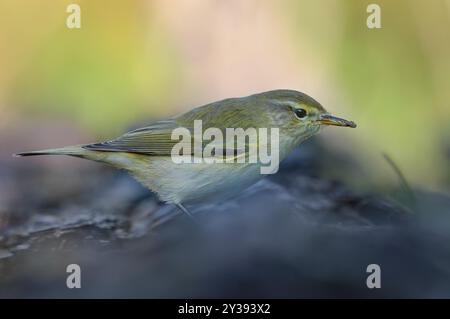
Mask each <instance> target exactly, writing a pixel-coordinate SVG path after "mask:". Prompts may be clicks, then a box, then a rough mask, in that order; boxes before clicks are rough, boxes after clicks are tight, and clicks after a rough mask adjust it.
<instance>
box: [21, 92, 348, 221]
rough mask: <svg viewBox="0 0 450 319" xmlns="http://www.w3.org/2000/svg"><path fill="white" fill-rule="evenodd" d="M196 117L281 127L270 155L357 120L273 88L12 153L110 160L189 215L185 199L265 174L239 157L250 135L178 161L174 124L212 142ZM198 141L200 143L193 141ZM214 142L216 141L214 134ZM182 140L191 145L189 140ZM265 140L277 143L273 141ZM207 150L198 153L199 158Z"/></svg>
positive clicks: (238, 187) (236, 188) (213, 194)
mask: <svg viewBox="0 0 450 319" xmlns="http://www.w3.org/2000/svg"><path fill="white" fill-rule="evenodd" d="M199 120H201V123H202V128H203V129H204V130H207V129H209V128H216V129H218V130H219V131H221V132H225V131H226V130H227V128H242V129H244V130H247V129H249V128H254V129H256V130H258V129H264V128H265V129H267V128H270V129H274V128H276V129H278V140H276V142H277V144H278V145H276V146H277V148H276V149H272V155H273V152H278V154H277V158H278V159H279V161H281V160H283V158H285V157H286V156H287V155H288V154H289V153H290V152H291V151H292V150H293V149H294V148H295V147H296V146H297V145H299V144H300V143H301V142H303V141H304V140H306V139H307V138H309V137H311V136H312V135H314V134H316V133H318V132H319V130H320V128H321V127H322V126H324V125H335V126H347V127H353V128H354V127H356V124H355V123H354V122H351V121H347V120H344V119H341V118H337V117H334V116H332V115H330V114H329V113H328V112H327V111H326V110H325V109H324V108H323V107H322V106H321V105H320V104H319V103H318V102H317V101H315V100H314V99H313V98H311V97H309V96H308V95H306V94H304V93H301V92H297V91H293V90H274V91H268V92H263V93H259V94H254V95H250V96H247V97H241V98H230V99H225V100H222V101H218V102H214V103H210V104H207V105H204V106H200V107H197V108H195V109H193V110H191V111H189V112H187V113H184V114H182V115H179V116H177V117H174V118H172V119H169V120H163V121H158V122H155V123H154V124H151V125H149V126H147V127H143V128H140V129H136V130H134V131H131V132H128V133H126V134H124V135H122V136H120V137H118V138H116V139H114V140H111V141H106V142H102V143H94V144H85V145H77V146H67V147H62V148H56V149H48V150H42V151H34V152H25V153H18V154H15V155H16V156H32V155H69V156H76V157H81V158H85V159H89V160H93V161H98V162H103V163H107V164H110V165H112V166H114V167H116V168H119V169H124V170H126V171H128V172H129V173H130V174H131V175H132V176H134V177H135V178H136V179H137V180H138V181H140V182H141V183H142V184H144V185H145V186H146V187H148V188H149V189H150V190H152V191H153V192H155V193H156V194H157V195H158V196H159V198H160V199H161V200H162V201H164V202H166V203H171V204H175V205H177V206H178V207H179V208H180V209H181V210H183V211H184V212H186V213H187V214H189V211H188V210H187V209H186V208H185V207H184V206H183V205H184V204H186V203H193V202H196V201H201V200H204V199H223V198H228V197H231V196H233V195H236V194H238V193H240V192H241V191H242V190H243V189H245V188H247V187H248V186H250V185H252V184H254V183H255V182H257V181H258V180H260V179H261V178H262V177H263V176H264V175H263V174H261V167H262V166H263V165H262V163H261V162H250V161H245V162H242V161H241V162H238V161H237V158H238V157H240V156H241V160H242V159H243V158H244V159H248V158H249V153H250V147H251V146H252V145H255V141H254V140H253V142H251V141H249V140H246V142H245V147H246V148H245V150H244V151H242V149H237V146H236V147H235V146H232V147H231V149H230V147H229V146H228V145H229V144H226V146H223V145H225V144H223V143H222V142H219V143H220V147H222V146H223V148H224V150H221V151H218V152H217V153H220V154H219V155H221V154H222V152H223V151H225V152H226V153H227V154H230V153H231V154H232V156H231V158H232V159H234V160H233V161H224V162H213V163H210V162H208V163H206V162H205V161H197V162H196V161H194V162H193V163H192V162H182V163H179V162H176V161H174V156H173V155H174V148H175V147H176V145H177V144H178V143H179V140H177V139H176V138H174V134H173V133H174V132H175V131H176V129H180V128H184V129H186V130H185V131H184V132H186V131H187V132H191V133H192V135H193V136H192V137H191V139H190V140H188V141H187V142H192V143H193V144H194V145H197V146H198V145H200V147H201V148H204V147H205V146H206V144H208V143H206V142H205V141H204V140H202V137H203V136H200V137H199V135H198V134H197V133H196V132H194V130H195V124H196V122H197V121H199ZM199 139H200V140H199ZM198 142H199V144H196V143H198ZM210 142H211V143H213V141H212V139H210ZM272 142H273V141H272ZM263 143H264V142H261V140H260V139H259V140H257V141H256V147H257V149H260V148H262V145H263ZM272 144H273V143H272ZM183 145H184V146H186V147H187V146H188V145H187V144H186V141H184V144H183ZM233 145H234V143H233ZM266 145H269V146H274V145H271V142H267V143H266ZM216 146H217V145H216ZM186 149H187V150H189V151H188V154H185V153H183V154H182V155H189V156H192V155H193V157H196V156H197V155H196V154H197V153H195V149H196V147H195V146H194V150H193V149H192V148H191V147H187V148H185V150H186ZM217 149H220V148H217ZM211 154H213V153H211ZM202 155H203V154H202V153H200V157H202ZM215 155H218V154H215ZM242 156H244V157H243V158H242ZM197 157H198V156H197ZM227 158H228V157H227ZM189 215H190V214H189Z"/></svg>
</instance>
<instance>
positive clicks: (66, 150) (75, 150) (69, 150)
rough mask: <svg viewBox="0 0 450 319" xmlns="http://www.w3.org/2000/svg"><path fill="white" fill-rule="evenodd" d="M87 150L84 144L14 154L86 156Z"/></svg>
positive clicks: (18, 155)
mask: <svg viewBox="0 0 450 319" xmlns="http://www.w3.org/2000/svg"><path fill="white" fill-rule="evenodd" d="M86 152H87V151H86V150H85V149H84V148H83V147H82V145H76V146H66V147H61V148H52V149H47V150H40V151H32V152H22V153H16V154H13V156H15V157H23V156H37V155H70V156H80V157H82V156H84V155H86Z"/></svg>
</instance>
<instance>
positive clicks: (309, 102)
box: [254, 90, 356, 140]
mask: <svg viewBox="0 0 450 319" xmlns="http://www.w3.org/2000/svg"><path fill="white" fill-rule="evenodd" d="M254 97H255V98H256V99H259V100H260V101H261V102H263V103H255V104H257V105H263V106H264V113H266V114H267V115H268V117H267V119H268V120H269V121H270V122H271V125H273V126H277V127H279V128H280V130H281V131H284V132H285V133H287V134H289V135H290V136H291V137H295V138H298V139H300V140H304V139H306V138H308V137H310V136H312V135H314V134H315V133H317V132H318V131H319V129H320V128H321V127H323V126H329V125H334V126H344V127H352V128H354V127H356V124H355V123H354V122H352V121H348V120H345V119H342V118H339V117H336V116H333V115H331V114H330V113H328V112H327V110H325V109H324V107H323V106H322V105H320V103H319V102H317V101H316V100H314V99H313V98H312V97H310V96H308V95H306V94H304V93H301V92H298V91H293V90H274V91H269V92H264V93H260V94H256V95H254Z"/></svg>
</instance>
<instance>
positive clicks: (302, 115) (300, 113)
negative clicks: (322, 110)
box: [294, 109, 307, 119]
mask: <svg viewBox="0 0 450 319" xmlns="http://www.w3.org/2000/svg"><path fill="white" fill-rule="evenodd" d="M294 113H295V116H297V117H298V118H299V119H303V118H305V117H306V115H307V113H306V110H305V109H295V110H294Z"/></svg>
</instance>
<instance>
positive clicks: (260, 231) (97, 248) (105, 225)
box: [0, 143, 450, 298]
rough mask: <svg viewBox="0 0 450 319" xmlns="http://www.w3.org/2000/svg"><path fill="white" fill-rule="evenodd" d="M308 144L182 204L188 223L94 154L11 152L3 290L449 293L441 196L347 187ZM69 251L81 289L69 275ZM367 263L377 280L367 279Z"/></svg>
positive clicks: (448, 246)
mask: <svg viewBox="0 0 450 319" xmlns="http://www.w3.org/2000/svg"><path fill="white" fill-rule="evenodd" d="M301 150H303V148H302V149H301ZM317 152H320V149H319V148H318V147H317V146H316V144H314V143H309V144H308V145H305V147H304V151H296V152H294V153H293V154H292V156H291V157H290V158H288V159H287V160H286V161H285V162H283V165H282V167H281V170H280V172H279V174H277V175H275V176H271V177H269V178H266V179H265V180H263V181H262V182H260V183H258V184H256V185H254V186H253V187H251V188H250V189H248V190H247V191H245V192H244V193H243V194H242V195H241V196H240V197H238V198H235V199H233V200H229V201H227V202H225V203H205V204H202V205H197V206H191V207H189V208H190V210H191V211H192V212H193V213H194V214H195V219H196V222H195V223H194V222H193V221H192V220H190V219H189V218H188V217H187V216H185V215H182V214H180V212H179V211H178V209H176V208H175V207H172V206H170V205H164V204H161V203H159V202H158V201H157V199H156V198H155V196H154V195H153V194H151V193H150V192H149V191H147V190H146V189H144V188H143V187H141V186H140V185H139V184H138V183H137V182H135V181H134V180H133V179H131V178H130V177H128V176H127V175H126V174H124V173H121V172H116V171H114V170H112V169H109V168H105V167H103V166H100V165H97V164H93V165H92V166H89V168H88V169H78V171H77V172H76V173H74V172H65V173H61V171H59V172H60V173H59V174H56V173H55V172H54V171H53V170H51V169H44V170H42V169H41V170H39V171H36V170H33V168H32V166H33V165H32V164H31V163H28V165H27V167H28V169H23V166H20V169H18V167H16V166H14V165H16V164H12V165H10V166H9V167H8V169H7V170H2V171H1V172H2V173H1V174H2V176H1V177H2V183H1V184H0V187H1V189H0V190H1V192H2V193H1V194H2V195H1V196H2V197H0V199H1V200H2V201H1V206H0V297H45V298H47V297H87V298H91V297H93V298H101V297H149V298H152V297H158V298H160V297H180V298H187V297H205V298H206V297H230V298H233V297H249V298H251V297H274V298H278V297H288V298H297V297H424V298H430V297H450V241H449V230H450V211H449V206H450V200H449V197H448V196H447V195H444V194H436V193H425V192H419V191H416V196H417V203H416V206H415V207H414V208H406V207H405V206H403V205H401V204H399V203H397V202H395V201H393V200H391V199H386V198H382V197H379V196H373V195H368V194H356V193H355V192H354V191H352V190H350V189H348V188H347V187H345V186H344V185H342V184H341V183H338V182H335V181H329V180H324V179H323V178H319V177H317V172H318V171H319V170H320V169H321V168H320V165H319V164H318V163H317V161H314V160H313V159H314V158H315V156H317ZM21 160H22V159H21ZM20 165H22V164H20ZM71 263H76V264H79V265H80V266H81V269H82V288H81V289H68V288H67V287H66V278H67V275H68V274H67V273H66V266H67V265H68V264H71ZM373 263H375V264H379V265H380V266H381V272H382V273H381V274H382V277H381V278H382V279H381V283H382V288H381V289H368V288H367V287H366V278H367V276H368V274H367V272H366V267H367V265H369V264H373Z"/></svg>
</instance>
